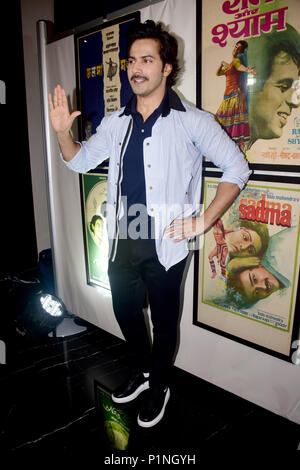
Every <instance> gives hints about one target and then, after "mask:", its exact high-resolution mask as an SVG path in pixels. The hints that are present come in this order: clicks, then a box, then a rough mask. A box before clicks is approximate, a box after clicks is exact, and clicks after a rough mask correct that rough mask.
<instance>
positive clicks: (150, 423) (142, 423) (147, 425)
mask: <svg viewBox="0 0 300 470" xmlns="http://www.w3.org/2000/svg"><path fill="white" fill-rule="evenodd" d="M169 398H170V389H169V388H168V390H167V393H166V396H165V401H164V405H163V407H162V409H161V412H160V413H159V414H158V415H157V416H156V418H154V419H153V420H152V421H142V420H141V419H140V417H139V416H138V418H137V422H138V425H139V426H141V427H142V428H151V427H152V426H155V425H156V424H157V423H159V422H160V420H161V419H162V418H163V416H164V414H165V409H166V406H167V403H168V401H169Z"/></svg>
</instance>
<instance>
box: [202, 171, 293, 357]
mask: <svg viewBox="0 0 300 470" xmlns="http://www.w3.org/2000/svg"><path fill="white" fill-rule="evenodd" d="M279 181H280V180H279ZM217 185H218V178H215V177H213V176H211V177H210V176H207V177H205V178H204V209H206V208H207V207H208V205H209V204H210V202H211V201H212V199H213V198H214V196H215V193H216V188H217ZM299 236H300V187H299V185H294V184H291V183H281V182H278V181H277V182H276V181H254V180H251V181H249V182H248V184H247V185H246V187H245V188H244V189H243V191H241V193H240V194H239V196H238V198H237V199H236V200H235V201H234V203H233V204H232V205H231V207H230V208H229V209H228V210H227V212H226V213H225V214H224V215H223V216H222V218H221V219H219V220H218V221H217V222H216V223H215V225H214V226H213V227H212V228H211V229H210V230H209V231H208V232H207V233H206V234H205V235H204V240H203V248H202V249H201V250H199V251H198V252H196V255H195V259H196V262H195V263H196V267H195V273H196V276H195V298H194V300H195V304H194V305H195V311H194V324H196V325H199V326H201V327H204V328H208V329H210V330H212V331H215V332H217V333H219V334H223V335H225V336H227V337H229V338H233V339H235V340H237V341H240V342H244V343H246V344H249V345H250V346H252V347H256V348H257V349H261V350H263V351H267V352H268V353H272V354H274V355H278V356H279V357H281V358H285V359H286V360H289V356H290V354H291V346H292V341H293V339H294V338H293V335H295V334H296V336H297V335H299V331H298V330H299V324H298V323H299V319H296V320H295V314H296V308H295V306H296V300H297V286H298V276H299ZM297 338H298V336H297Z"/></svg>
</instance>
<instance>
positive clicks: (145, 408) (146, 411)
mask: <svg viewBox="0 0 300 470" xmlns="http://www.w3.org/2000/svg"><path fill="white" fill-rule="evenodd" d="M169 398H170V389H169V387H166V388H156V387H155V388H149V390H147V392H145V394H144V397H143V402H142V405H141V409H140V412H139V415H138V418H137V421H138V424H139V425H140V426H142V427H143V428H151V426H155V424H157V423H159V422H160V420H161V419H162V417H163V416H164V413H165V409H166V406H167V403H168V401H169Z"/></svg>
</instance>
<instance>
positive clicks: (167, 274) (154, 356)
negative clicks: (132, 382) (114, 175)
mask: <svg viewBox="0 0 300 470" xmlns="http://www.w3.org/2000/svg"><path fill="white" fill-rule="evenodd" d="M185 264H186V258H185V259H184V260H182V261H180V262H179V263H177V264H176V265H174V266H172V267H171V268H170V269H169V270H168V271H166V270H165V268H164V267H163V266H162V265H161V264H160V262H159V260H158V257H157V254H156V249H155V240H141V239H139V240H131V239H127V240H119V241H118V250H117V255H116V258H115V261H114V262H110V263H109V268H108V275H109V280H110V285H111V292H112V299H113V307H114V312H115V316H116V319H117V321H118V324H119V326H120V328H121V331H122V333H123V335H124V338H125V340H126V341H127V343H128V347H129V352H130V360H131V367H132V369H134V370H140V371H149V372H150V385H151V386H155V385H165V384H166V383H167V380H168V374H169V371H170V366H171V364H172V362H173V359H174V353H175V350H176V345H177V329H178V317H179V308H180V285H181V281H182V276H183V272H184V268H185ZM147 294H148V300H149V304H150V310H151V321H152V324H153V344H152V347H151V345H150V340H149V335H148V330H147V326H146V323H145V319H144V312H143V307H144V305H145V300H146V298H147Z"/></svg>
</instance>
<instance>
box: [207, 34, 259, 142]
mask: <svg viewBox="0 0 300 470" xmlns="http://www.w3.org/2000/svg"><path fill="white" fill-rule="evenodd" d="M247 47H248V43H247V42H246V41H239V42H237V43H236V45H235V46H234V49H233V51H232V55H233V60H232V62H231V63H230V64H229V63H227V62H225V61H222V62H221V65H220V67H219V68H218V70H217V72H216V74H217V75H218V76H222V75H225V77H226V88H225V92H224V99H223V101H222V103H221V105H220V106H219V109H218V111H217V112H216V117H217V120H218V122H219V123H220V124H221V126H222V127H223V128H224V129H225V130H226V132H227V134H228V135H229V136H230V137H231V138H232V139H233V140H234V141H235V143H236V144H237V145H238V146H239V148H240V149H241V151H245V150H246V149H247V144H248V143H249V142H250V129H249V121H248V106H247V96H246V93H247V88H246V86H243V83H242V81H243V75H244V73H251V74H256V72H255V70H254V67H248V66H247V65H246V64H247V61H246V59H245V56H246V49H247Z"/></svg>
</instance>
